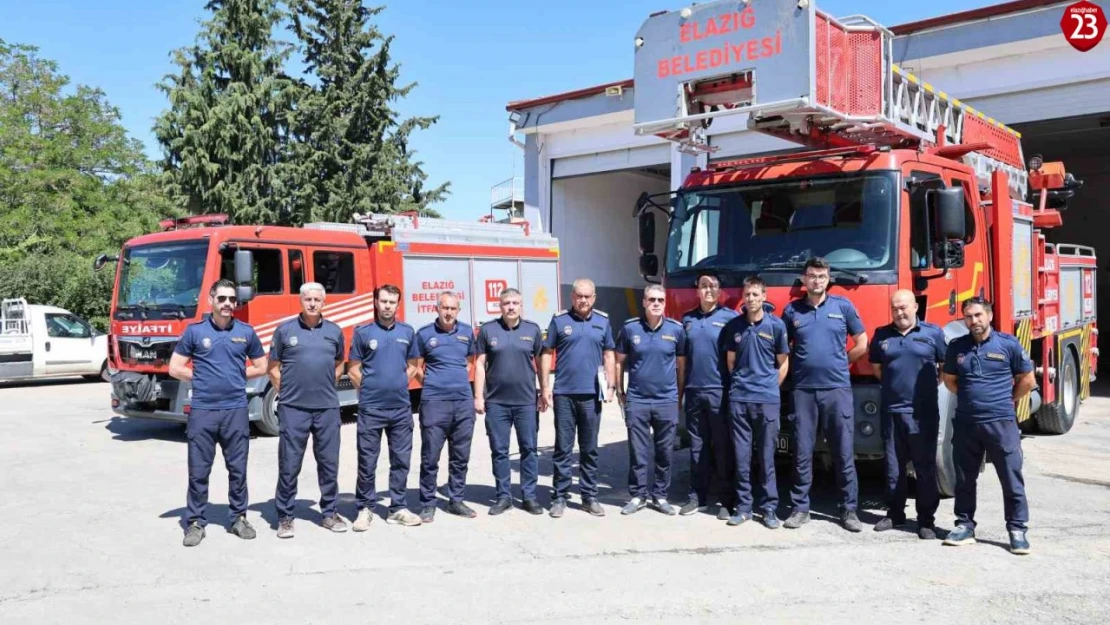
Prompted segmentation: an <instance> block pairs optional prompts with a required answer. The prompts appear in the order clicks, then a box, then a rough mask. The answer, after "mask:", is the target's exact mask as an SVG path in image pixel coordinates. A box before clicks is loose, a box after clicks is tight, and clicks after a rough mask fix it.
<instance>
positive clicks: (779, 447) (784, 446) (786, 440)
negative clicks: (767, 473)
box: [775, 434, 790, 453]
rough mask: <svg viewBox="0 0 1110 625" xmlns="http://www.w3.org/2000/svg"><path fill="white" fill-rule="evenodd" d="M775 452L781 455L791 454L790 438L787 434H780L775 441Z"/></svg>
mask: <svg viewBox="0 0 1110 625" xmlns="http://www.w3.org/2000/svg"><path fill="white" fill-rule="evenodd" d="M775 451H777V452H779V453H789V452H790V437H789V436H787V435H785V434H779V435H778V437H777V438H776V439H775Z"/></svg>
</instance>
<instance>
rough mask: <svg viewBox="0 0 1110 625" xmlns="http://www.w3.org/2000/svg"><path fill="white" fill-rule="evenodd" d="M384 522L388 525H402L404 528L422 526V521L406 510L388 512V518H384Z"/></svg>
mask: <svg viewBox="0 0 1110 625" xmlns="http://www.w3.org/2000/svg"><path fill="white" fill-rule="evenodd" d="M385 522H386V523H388V524H390V525H404V526H405V527H415V526H417V525H423V521H421V520H420V517H418V516H416V515H415V514H413V513H412V512H411V511H409V510H408V509H406V508H401V509H400V510H398V511H396V512H390V513H389V516H387V517H386V518H385Z"/></svg>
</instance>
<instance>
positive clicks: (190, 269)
mask: <svg viewBox="0 0 1110 625" xmlns="http://www.w3.org/2000/svg"><path fill="white" fill-rule="evenodd" d="M207 258H208V241H207V240H198V241H175V242H172V243H154V244H150V245H141V246H135V247H131V248H127V249H126V250H124V253H123V258H122V259H121V260H120V271H121V272H122V273H121V274H120V279H119V292H118V293H117V294H116V315H115V317H116V319H190V318H192V317H194V316H195V315H196V313H197V302H198V301H199V299H200V296H201V293H202V290H203V288H204V285H203V280H204V266H205V261H206V260H207Z"/></svg>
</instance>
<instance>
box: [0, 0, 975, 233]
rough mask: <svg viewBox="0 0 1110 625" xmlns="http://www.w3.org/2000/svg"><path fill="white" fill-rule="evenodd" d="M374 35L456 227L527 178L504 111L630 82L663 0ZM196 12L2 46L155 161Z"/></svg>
mask: <svg viewBox="0 0 1110 625" xmlns="http://www.w3.org/2000/svg"><path fill="white" fill-rule="evenodd" d="M367 4H368V5H370V6H377V5H379V4H385V5H386V10H385V11H384V12H383V13H382V14H381V15H380V16H379V20H378V24H379V26H380V28H381V29H382V30H383V32H385V33H387V34H392V35H394V36H395V37H396V40H395V42H394V47H393V56H394V59H395V60H396V61H397V62H399V63H400V64H401V72H402V81H404V82H411V81H416V82H417V83H419V86H418V87H417V88H416V89H415V90H414V91H413V92H412V93H411V94H410V96H409V97H408V98H406V100H405V101H404V102H403V103H402V105H401V107H400V108H401V110H402V112H404V113H406V114H418V115H430V114H439V115H440V116H441V118H440V121H439V123H438V124H436V125H434V126H432V128H430V129H429V130H427V131H424V132H422V133H418V134H417V136H415V138H414V140H413V145H414V146H415V148H416V149H417V150H419V154H418V158H420V159H421V160H422V161H424V163H425V166H424V168H425V172H426V173H427V174H428V177H429V183H430V184H438V183H439V182H442V181H447V180H449V181H451V183H452V188H453V193H452V194H451V196H450V197H449V198H448V200H447V201H446V202H445V203H444V204H441V205H439V207H438V208H439V210H440V211H441V212H442V213H443V214H444V215H445V216H446V217H449V218H453V219H476V218H477V217H478V216H480V215H482V214H484V213H486V212H488V207H489V190H490V187H491V186H492V185H493V184H495V183H497V182H499V181H501V180H504V179H507V178H509V177H510V176H512V175H513V174H514V172H515V173H516V174H517V175H520V174H521V172H522V171H523V159H522V154H521V152H520V150H519V149H518V148H516V147H515V146H513V145H512V144H510V143H509V142H508V140H507V138H506V137H507V132H508V114H507V112H506V111H505V105H506V104H507V103H508V102H509V101H512V100H521V99H527V98H532V97H538V96H543V95H548V94H552V93H557V92H560V91H568V90H572V89H578V88H581V87H587V86H590V85H594V84H599V83H604V82H610V81H614V80H622V79H625V78H631V77H632V62H633V57H632V38H633V36H634V35H635V33H636V30H637V29H638V28H639V26H640V23H641V22H642V21H643V20H644V18H646V17H647V15H648V14H649V13H651V12H654V11H658V10H664V9H678V8H681V7H683V6H686V5H685V4H683V3H682V2H679V1H670V0H650V1H645V0H560V1H559V2H524V1H518V2H510V1H508V0H470V1H467V2H460V1H459V0H453V1H450V2H448V1H445V0H406V1H405V2H392V3H387V2H385V0H382V2H367ZM990 4H995V2H991V1H990V0H962V1H961V0H932V1H931V2H905V1H900V2H893V1H891V0H882V1H879V0H855V1H853V0H818V2H817V6H818V7H819V8H821V9H824V10H826V11H827V12H829V13H831V14H833V15H848V14H853V13H864V14H866V15H869V16H871V17H872V18H874V19H876V20H878V21H880V22H881V23H883V24H886V25H888V26H892V25H896V24H901V23H905V22H909V21H915V20H918V19H923V18H926V17H933V16H936V15H943V14H946V13H951V12H955V11H960V10H965V9H971V8H976V7H981V6H987V5H990ZM203 7H204V1H203V0H0V39H3V40H5V41H7V42H9V43H25V44H31V45H36V46H38V47H39V48H40V54H41V55H42V56H43V57H45V58H48V59H53V60H55V61H57V62H58V63H59V65H60V70H61V71H62V72H63V73H65V74H67V75H69V76H70V77H71V79H72V80H73V82H74V83H81V84H87V85H92V86H99V87H101V88H102V89H103V90H104V91H105V92H106V93H107V96H108V99H109V100H110V101H111V102H112V103H113V104H114V105H116V106H117V107H119V108H120V110H121V112H122V115H123V123H124V124H125V125H126V127H127V128H128V130H129V131H130V132H131V134H132V135H133V136H134V137H135V138H137V139H139V140H140V141H142V142H143V144H144V145H145V146H146V151H147V153H148V154H149V155H150V156H151V157H152V158H157V157H159V156H160V155H161V154H160V152H159V149H158V146H157V144H156V143H155V141H154V138H153V135H152V134H151V132H150V128H151V125H152V123H153V119H154V118H155V117H156V116H157V115H158V114H159V113H160V112H161V111H162V110H163V108H164V107H165V106H166V100H165V97H164V96H163V95H162V93H161V92H160V91H158V90H157V89H156V88H155V86H154V85H155V83H157V82H158V81H159V80H160V79H161V77H162V76H163V75H164V74H166V73H167V72H170V71H172V68H171V65H170V56H169V55H170V51H171V50H173V49H174V48H178V47H181V46H184V45H188V44H190V43H192V42H193V39H194V37H195V34H196V32H197V29H198V20H200V19H201V18H204V17H207V16H206V15H204V11H203Z"/></svg>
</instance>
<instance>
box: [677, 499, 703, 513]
mask: <svg viewBox="0 0 1110 625" xmlns="http://www.w3.org/2000/svg"><path fill="white" fill-rule="evenodd" d="M699 507H700V506H699V505H698V500H697V498H696V497H692V498H690V499H689V500H687V502H686V503H684V504H682V509H680V510H679V511H678V513H679V514H681V515H682V516H690V515H691V514H693V513H695V512H697V511H698V508H699Z"/></svg>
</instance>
